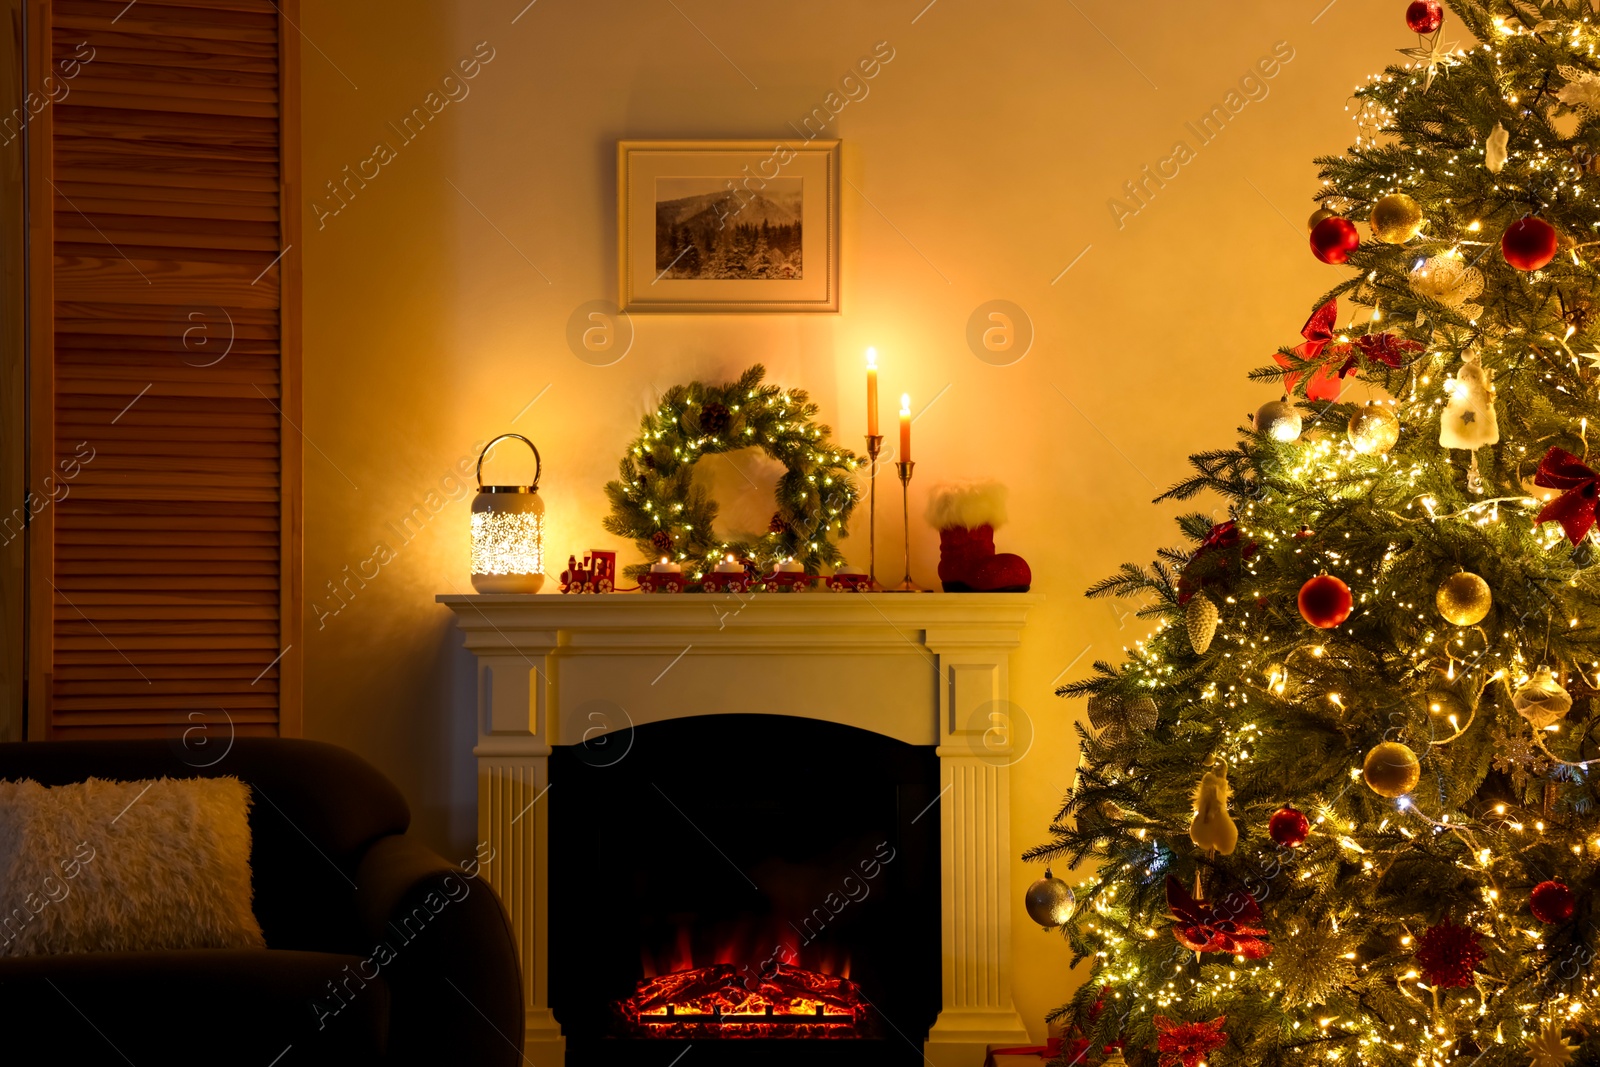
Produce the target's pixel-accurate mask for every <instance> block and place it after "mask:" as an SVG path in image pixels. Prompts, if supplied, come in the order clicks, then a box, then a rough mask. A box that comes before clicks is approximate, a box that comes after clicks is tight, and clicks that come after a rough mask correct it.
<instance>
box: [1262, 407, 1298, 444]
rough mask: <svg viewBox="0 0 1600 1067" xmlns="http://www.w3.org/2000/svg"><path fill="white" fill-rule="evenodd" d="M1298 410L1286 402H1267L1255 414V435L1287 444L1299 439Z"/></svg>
mask: <svg viewBox="0 0 1600 1067" xmlns="http://www.w3.org/2000/svg"><path fill="white" fill-rule="evenodd" d="M1300 427H1301V422H1300V409H1298V408H1296V407H1295V406H1294V405H1293V404H1291V403H1290V402H1289V401H1288V400H1269V401H1267V402H1266V403H1265V404H1262V405H1261V408H1260V410H1258V411H1257V412H1256V433H1258V434H1260V435H1261V436H1263V437H1270V438H1272V439H1273V440H1274V441H1282V442H1283V443H1284V444H1288V443H1289V442H1290V441H1294V440H1297V439H1298V438H1299V437H1300Z"/></svg>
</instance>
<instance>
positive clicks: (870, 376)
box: [867, 348, 878, 437]
mask: <svg viewBox="0 0 1600 1067" xmlns="http://www.w3.org/2000/svg"><path fill="white" fill-rule="evenodd" d="M867 433H868V435H870V436H872V437H876V436H878V350H877V349H876V348H869V349H867Z"/></svg>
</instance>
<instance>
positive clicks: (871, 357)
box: [867, 348, 878, 370]
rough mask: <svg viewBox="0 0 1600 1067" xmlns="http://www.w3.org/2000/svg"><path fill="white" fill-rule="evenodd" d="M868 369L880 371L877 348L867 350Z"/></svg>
mask: <svg viewBox="0 0 1600 1067" xmlns="http://www.w3.org/2000/svg"><path fill="white" fill-rule="evenodd" d="M867 369H868V370H877V369H878V350H877V349H876V348H869V349H867Z"/></svg>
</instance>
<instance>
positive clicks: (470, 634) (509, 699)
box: [439, 593, 1042, 1067]
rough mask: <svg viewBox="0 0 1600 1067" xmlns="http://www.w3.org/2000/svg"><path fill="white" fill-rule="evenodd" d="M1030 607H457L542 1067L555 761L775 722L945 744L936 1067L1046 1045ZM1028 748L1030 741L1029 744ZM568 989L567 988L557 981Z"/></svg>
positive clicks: (966, 601) (662, 602)
mask: <svg viewBox="0 0 1600 1067" xmlns="http://www.w3.org/2000/svg"><path fill="white" fill-rule="evenodd" d="M1041 599H1042V598H1041V597H1038V596H1035V595H1028V594H943V593H933V594H922V595H891V594H855V593H851V594H821V593H817V594H794V595H775V594H766V595H761V596H754V597H751V596H746V597H743V598H735V597H713V596H695V595H679V596H625V595H611V596H570V597H569V596H549V595H531V596H530V595H517V594H491V595H467V596H463V595H451V596H441V597H439V600H440V602H441V603H444V604H446V605H448V606H449V607H450V608H451V609H452V611H454V612H455V616H456V624H457V626H458V627H459V628H460V629H461V630H462V631H463V633H464V635H465V643H466V647H467V648H468V649H469V650H471V651H472V652H473V654H474V655H475V656H476V657H477V668H478V672H477V673H478V678H477V681H478V687H477V688H478V700H477V707H476V709H475V715H474V717H475V719H476V721H477V733H478V743H477V746H476V747H475V748H474V749H473V754H474V755H475V756H476V757H477V761H478V833H479V837H480V839H481V840H482V841H484V842H486V843H487V844H488V846H489V847H490V848H491V849H493V858H492V859H491V860H490V861H489V862H488V863H486V864H484V867H483V869H484V872H485V875H486V877H487V878H488V879H489V883H490V884H491V885H493V886H494V888H495V891H496V892H497V893H499V894H500V898H501V899H502V900H503V901H504V902H505V906H506V909H507V911H508V912H509V914H510V917H511V926H512V930H513V933H514V934H515V937H516V940H517V950H518V955H519V957H520V960H521V963H522V972H523V997H524V1009H525V1012H526V1019H527V1056H528V1058H529V1059H531V1060H532V1061H533V1062H535V1063H538V1064H540V1065H541V1067H544V1065H546V1064H552V1065H553V1064H560V1063H562V1062H563V1061H564V1057H565V1045H566V1043H565V1039H564V1038H563V1037H562V1034H561V1027H560V1025H559V1023H558V1022H557V1021H556V1019H555V1017H554V1015H553V1014H552V1013H551V1010H550V993H549V987H550V981H551V978H550V974H549V966H548V942H547V936H548V931H549V913H548V900H549V895H548V886H549V869H548V862H549V856H548V808H547V807H546V805H545V804H544V803H543V802H542V801H543V798H544V795H545V793H546V791H547V790H548V789H549V785H550V766H549V765H550V760H549V757H550V752H551V746H552V745H556V744H566V745H570V744H577V743H580V742H582V741H583V740H584V739H585V737H589V736H593V735H594V733H595V732H597V731H611V730H618V729H625V728H626V727H628V726H633V725H643V724H645V723H648V722H659V721H663V720H667V719H672V718H678V717H682V716H688V715H715V714H730V713H750V712H765V713H769V714H782V715H796V716H800V717H804V718H814V719H824V720H827V721H833V722H840V723H845V724H848V725H852V726H857V727H860V728H862V729H867V730H872V731H874V732H877V733H882V734H885V735H887V736H890V737H895V738H897V739H899V740H902V741H905V742H907V743H909V744H918V745H935V746H937V752H938V755H939V777H940V804H939V819H940V824H941V827H940V867H941V890H940V898H941V929H940V941H941V946H942V948H941V958H942V962H943V966H942V971H943V974H942V992H943V1002H942V1008H941V1011H940V1012H939V1016H938V1018H937V1020H936V1021H935V1023H934V1025H933V1028H932V1030H931V1031H930V1033H929V1035H928V1039H927V1041H926V1043H925V1045H924V1047H923V1052H924V1055H925V1057H926V1059H927V1061H928V1063H929V1064H930V1065H931V1067H981V1064H982V1063H983V1061H984V1054H985V1051H986V1046H988V1045H991V1044H1006V1045H1024V1044H1029V1043H1030V1038H1029V1035H1028V1032H1027V1028H1026V1027H1025V1026H1024V1025H1023V1022H1022V1018H1021V1016H1020V1015H1018V1013H1017V1010H1016V1007H1015V1005H1014V1003H1013V1001H1012V996H1011V954H1012V953H1011V918H1012V904H1013V896H1014V894H1013V890H1012V885H1011V860H1012V857H1013V853H1012V846H1011V770H1010V768H1011V764H1012V763H1013V762H1014V761H1015V760H1017V759H1020V758H1021V757H1022V756H1023V755H1025V754H1026V747H1025V742H1026V738H1019V737H1017V736H1014V731H1015V730H1016V729H1017V727H1018V725H1019V724H1018V723H1017V722H1016V721H1015V720H1014V718H1013V716H1012V714H1011V712H1012V709H1013V705H1011V704H1010V703H1009V702H1008V697H1009V689H1010V680H1009V658H1010V652H1011V650H1012V649H1013V648H1015V647H1017V645H1018V644H1019V643H1020V641H1021V631H1022V625H1023V620H1024V619H1025V617H1026V615H1027V612H1028V609H1029V608H1030V607H1032V606H1033V605H1035V604H1037V603H1039V602H1040V600H1041ZM1028 736H1030V737H1031V734H1029V735H1028ZM557 980H559V979H557Z"/></svg>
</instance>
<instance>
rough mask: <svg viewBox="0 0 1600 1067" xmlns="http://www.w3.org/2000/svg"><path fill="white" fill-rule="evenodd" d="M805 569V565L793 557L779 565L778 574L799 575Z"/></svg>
mask: <svg viewBox="0 0 1600 1067" xmlns="http://www.w3.org/2000/svg"><path fill="white" fill-rule="evenodd" d="M805 569H806V568H805V565H804V564H802V563H800V562H798V561H797V560H796V559H795V558H794V557H793V556H791V557H789V558H788V559H786V560H784V561H783V562H781V563H779V564H778V572H779V573H780V574H799V573H800V572H801V571H803V570H805Z"/></svg>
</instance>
